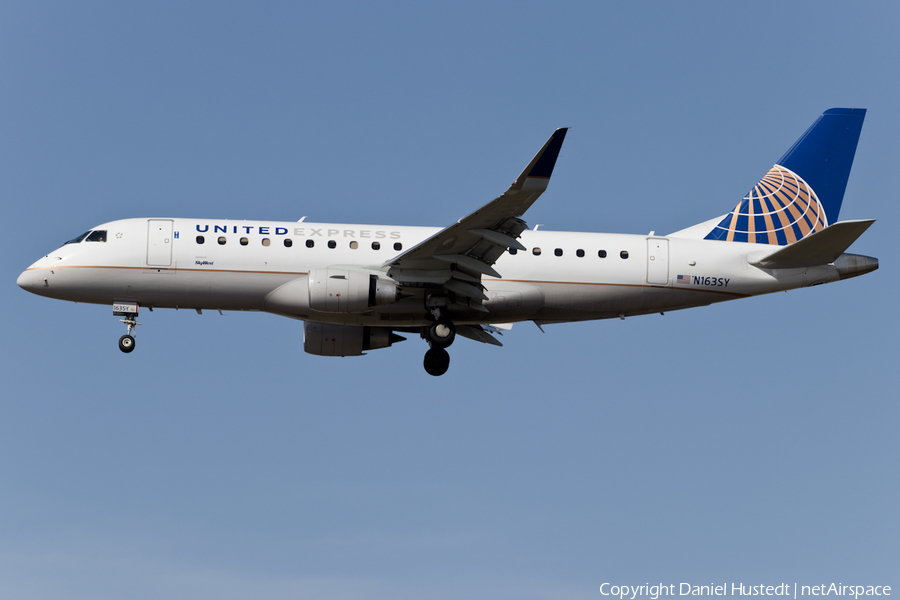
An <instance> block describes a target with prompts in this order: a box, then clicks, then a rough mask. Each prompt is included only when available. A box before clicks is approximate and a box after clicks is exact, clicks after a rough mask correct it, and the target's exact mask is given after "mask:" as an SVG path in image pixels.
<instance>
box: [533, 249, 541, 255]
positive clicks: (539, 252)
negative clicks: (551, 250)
mask: <svg viewBox="0 0 900 600" xmlns="http://www.w3.org/2000/svg"><path fill="white" fill-rule="evenodd" d="M531 253H532V254H534V255H535V256H540V255H541V249H540V248H533V249H532V250H531Z"/></svg>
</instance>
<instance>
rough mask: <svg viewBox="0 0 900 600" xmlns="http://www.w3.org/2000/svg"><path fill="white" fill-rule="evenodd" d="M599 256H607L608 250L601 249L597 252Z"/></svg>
mask: <svg viewBox="0 0 900 600" xmlns="http://www.w3.org/2000/svg"><path fill="white" fill-rule="evenodd" d="M597 256H599V257H600V258H606V250H601V251H600V252H598V253H597Z"/></svg>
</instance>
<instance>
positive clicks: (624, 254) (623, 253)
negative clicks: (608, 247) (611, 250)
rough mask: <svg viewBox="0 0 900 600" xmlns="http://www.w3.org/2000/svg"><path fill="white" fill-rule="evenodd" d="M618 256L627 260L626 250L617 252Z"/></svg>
mask: <svg viewBox="0 0 900 600" xmlns="http://www.w3.org/2000/svg"><path fill="white" fill-rule="evenodd" d="M619 256H621V257H622V258H628V250H622V251H621V252H619Z"/></svg>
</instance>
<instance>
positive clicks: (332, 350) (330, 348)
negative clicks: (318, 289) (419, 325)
mask: <svg viewBox="0 0 900 600" xmlns="http://www.w3.org/2000/svg"><path fill="white" fill-rule="evenodd" d="M405 339H406V338H405V337H402V336H399V335H397V334H396V333H394V332H393V331H391V330H390V329H388V328H387V327H363V326H360V325H329V324H328V323H315V322H313V321H306V322H305V323H304V325H303V349H304V350H305V351H306V352H308V353H309V354H317V355H319V356H362V355H363V354H365V351H366V350H376V349H378V348H387V347H388V346H390V345H391V344H395V343H397V342H402V341H403V340H405Z"/></svg>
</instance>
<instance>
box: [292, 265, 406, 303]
mask: <svg viewBox="0 0 900 600" xmlns="http://www.w3.org/2000/svg"><path fill="white" fill-rule="evenodd" d="M308 280H309V307H310V308H311V309H313V310H318V311H320V312H331V313H335V312H338V313H354V312H363V311H366V310H369V309H370V308H372V307H373V306H380V305H382V304H391V303H393V302H396V301H397V283H396V282H394V281H393V280H390V279H386V278H383V277H379V276H378V275H377V274H375V273H371V272H369V271H362V270H358V269H342V268H340V267H326V268H324V269H312V270H311V271H310V272H309V277H308Z"/></svg>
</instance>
